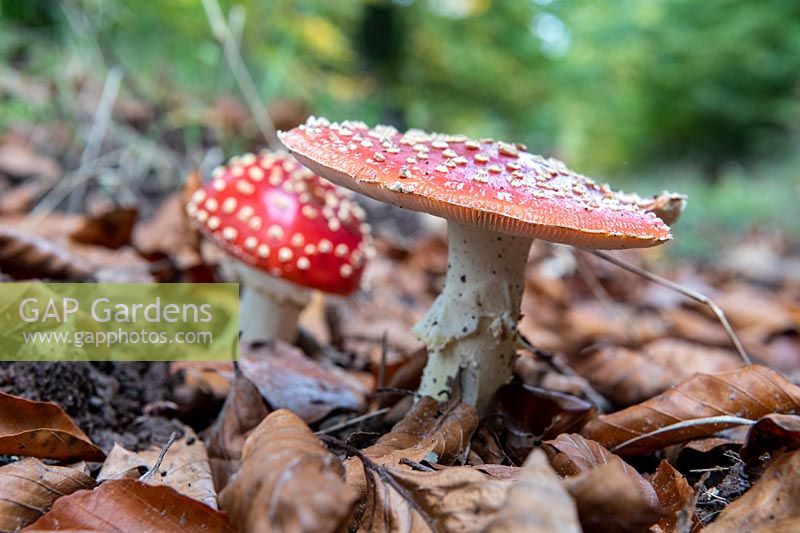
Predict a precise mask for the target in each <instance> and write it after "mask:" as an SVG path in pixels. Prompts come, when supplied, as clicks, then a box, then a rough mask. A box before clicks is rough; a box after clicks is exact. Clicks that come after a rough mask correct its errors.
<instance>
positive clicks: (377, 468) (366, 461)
mask: <svg viewBox="0 0 800 533" xmlns="http://www.w3.org/2000/svg"><path fill="white" fill-rule="evenodd" d="M319 438H320V439H321V440H322V442H324V443H325V444H328V445H332V446H335V447H337V448H340V449H342V450H344V451H345V452H347V453H349V454H350V455H354V456H356V457H358V458H359V459H360V460H361V464H362V465H364V470H365V472H364V473H365V474H366V472H367V471H369V472H371V473H374V474H377V475H378V477H380V478H381V480H382V481H383V482H384V483H386V484H387V485H389V486H390V487H392V488H393V489H394V490H395V491H397V493H398V494H399V495H400V496H401V497H402V498H403V499H404V500H406V501H407V502H408V504H409V505H410V506H411V507H412V508H413V509H414V510H415V511H416V512H417V514H419V516H420V517H421V518H422V519H423V520H424V521H425V523H426V524H427V525H428V527H429V528H431V531H438V530H439V528H438V527H437V526H436V522H435V520H434V519H433V518H432V517H431V516H430V515H429V514H428V513H427V512H426V511H425V509H423V508H422V507H421V506H420V504H419V503H417V501H416V500H415V499H414V496H413V495H412V494H411V493H410V492H409V490H408V489H406V488H405V487H403V486H402V485H400V483H398V481H397V480H396V479H395V478H394V476H393V475H392V473H391V472H389V470H388V469H387V468H386V467H385V466H383V465H379V464H378V463H376V462H375V461H373V460H372V459H370V458H369V457H367V456H366V454H364V452H362V451H361V450H359V449H358V448H356V447H355V446H352V445H350V444H347V443H346V442H344V441H341V440H339V439H337V438H336V437H331V436H330V435H319Z"/></svg>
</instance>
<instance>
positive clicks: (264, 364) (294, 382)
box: [239, 341, 369, 424]
mask: <svg viewBox="0 0 800 533" xmlns="http://www.w3.org/2000/svg"><path fill="white" fill-rule="evenodd" d="M239 368H240V369H241V371H242V374H243V375H244V376H245V377H246V378H247V379H249V380H250V381H252V382H253V384H254V385H255V386H256V387H257V388H258V391H259V392H260V393H261V395H262V396H263V397H264V399H265V400H267V402H269V404H270V406H271V407H273V408H274V409H289V410H290V411H292V412H293V413H295V414H296V415H297V416H299V417H300V418H302V419H303V420H305V421H306V422H307V423H309V424H313V423H314V422H318V421H319V420H322V419H323V418H325V417H326V416H328V414H329V413H330V412H331V411H333V410H334V409H347V410H349V411H359V410H362V409H364V408H365V407H366V397H367V394H368V392H369V391H368V390H367V387H366V386H364V384H363V383H361V381H359V380H358V379H357V378H355V377H354V376H352V375H351V374H349V373H347V372H345V371H344V370H341V369H340V368H337V367H335V366H333V365H331V366H324V365H323V364H322V363H318V362H316V361H314V360H313V359H310V358H308V357H306V356H305V354H303V352H301V351H300V350H298V349H297V348H295V347H294V346H290V345H289V344H286V343H285V342H281V341H273V342H271V343H268V344H266V345H263V346H260V347H248V346H244V345H243V346H242V349H241V354H240V357H239Z"/></svg>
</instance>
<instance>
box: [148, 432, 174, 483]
mask: <svg viewBox="0 0 800 533" xmlns="http://www.w3.org/2000/svg"><path fill="white" fill-rule="evenodd" d="M177 438H178V433H177V432H175V431H173V432H172V435H170V436H169V439H168V440H167V443H166V444H165V445H164V447H163V448H162V449H161V453H160V454H158V458H157V459H156V462H155V463H154V464H153V468H151V469H150V470H148V471H147V472H145V473H144V474H142V477H140V478H139V481H147V480H148V479H150V478H151V477H153V476H154V475H155V473H156V472H158V469H159V468H161V463H163V462H164V456H165V455H167V452H168V451H169V449H170V448H171V447H172V445H173V444H174V443H175V439H177Z"/></svg>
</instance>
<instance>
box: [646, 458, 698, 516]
mask: <svg viewBox="0 0 800 533" xmlns="http://www.w3.org/2000/svg"><path fill="white" fill-rule="evenodd" d="M650 483H651V484H652V486H653V488H654V489H655V491H656V495H657V496H658V502H659V504H660V506H661V512H662V513H663V514H664V517H663V518H662V519H661V521H660V522H659V526H660V527H661V529H663V530H664V531H673V530H674V528H675V526H676V524H677V523H678V520H679V515H680V513H681V512H683V511H684V510H685V509H686V508H687V507H688V506H689V505H690V504H691V501H692V498H693V497H694V491H693V490H692V487H691V486H690V485H689V482H688V481H686V478H685V477H683V475H682V474H681V473H680V472H678V471H677V470H675V469H674V468H673V467H672V465H670V464H669V463H668V462H666V461H664V460H663V459H662V461H661V463H660V464H659V465H658V468H657V469H656V472H655V474H653V477H652V478H651V479H650Z"/></svg>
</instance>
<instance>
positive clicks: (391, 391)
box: [375, 387, 417, 396]
mask: <svg viewBox="0 0 800 533" xmlns="http://www.w3.org/2000/svg"><path fill="white" fill-rule="evenodd" d="M375 394H400V395H402V396H414V395H415V394H417V391H415V390H411V389H400V388H397V387H381V388H379V389H376V390H375Z"/></svg>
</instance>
